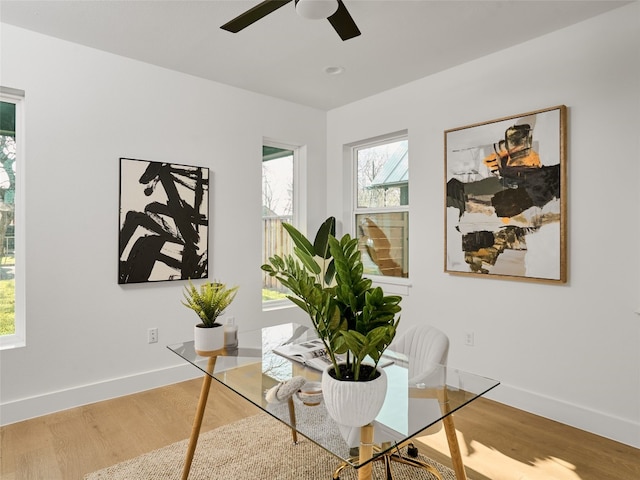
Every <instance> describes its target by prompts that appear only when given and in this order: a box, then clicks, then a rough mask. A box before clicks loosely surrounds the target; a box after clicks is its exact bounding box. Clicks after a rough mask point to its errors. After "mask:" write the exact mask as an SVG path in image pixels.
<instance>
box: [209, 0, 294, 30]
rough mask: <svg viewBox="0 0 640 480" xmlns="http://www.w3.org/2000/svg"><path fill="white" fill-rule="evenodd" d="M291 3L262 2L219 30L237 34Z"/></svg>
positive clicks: (279, 0) (283, 1) (280, 0)
mask: <svg viewBox="0 0 640 480" xmlns="http://www.w3.org/2000/svg"><path fill="white" fill-rule="evenodd" d="M291 1H292V0H264V2H261V3H259V4H258V5H256V6H255V7H253V8H251V9H249V10H247V11H246V12H244V13H242V14H240V15H238V16H237V17H236V18H234V19H233V20H231V21H229V22H227V23H225V24H224V25H222V26H221V27H220V28H221V29H223V30H226V31H227V32H232V33H238V32H239V31H240V30H242V29H244V28H247V27H248V26H249V25H251V24H252V23H254V22H257V21H258V20H260V19H261V18H262V17H266V16H267V15H269V14H270V13H272V12H274V11H276V10H277V9H279V8H280V7H283V6H285V5H286V4H287V3H290V2H291Z"/></svg>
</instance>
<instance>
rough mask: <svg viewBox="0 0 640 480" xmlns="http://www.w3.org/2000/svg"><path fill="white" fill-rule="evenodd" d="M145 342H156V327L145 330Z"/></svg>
mask: <svg viewBox="0 0 640 480" xmlns="http://www.w3.org/2000/svg"><path fill="white" fill-rule="evenodd" d="M147 342H148V343H158V327H154V328H150V329H149V330H147Z"/></svg>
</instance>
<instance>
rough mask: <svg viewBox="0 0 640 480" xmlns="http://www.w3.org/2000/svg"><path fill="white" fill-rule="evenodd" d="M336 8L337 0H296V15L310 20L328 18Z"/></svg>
mask: <svg viewBox="0 0 640 480" xmlns="http://www.w3.org/2000/svg"><path fill="white" fill-rule="evenodd" d="M336 10H338V0H296V12H297V13H298V15H300V16H301V17H304V18H308V19H310V20H322V19H325V18H329V17H330V16H331V15H333V14H334V13H336Z"/></svg>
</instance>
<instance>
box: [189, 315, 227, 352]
mask: <svg viewBox="0 0 640 480" xmlns="http://www.w3.org/2000/svg"><path fill="white" fill-rule="evenodd" d="M200 325H202V324H201V323H200V324H198V325H196V326H195V327H193V340H194V343H195V350H196V353H197V354H198V355H201V356H204V357H206V356H207V355H211V354H212V353H213V352H215V351H216V350H221V349H222V348H224V327H223V326H222V325H219V326H217V327H212V328H205V327H202V326H200Z"/></svg>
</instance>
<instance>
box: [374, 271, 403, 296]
mask: <svg viewBox="0 0 640 480" xmlns="http://www.w3.org/2000/svg"><path fill="white" fill-rule="evenodd" d="M369 278H370V279H371V281H372V282H373V286H374V287H381V288H382V290H384V293H385V295H404V296H408V295H409V290H410V289H411V287H412V285H411V280H410V279H408V278H394V277H381V276H375V275H371V276H369Z"/></svg>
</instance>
